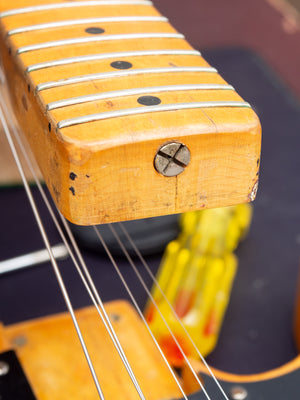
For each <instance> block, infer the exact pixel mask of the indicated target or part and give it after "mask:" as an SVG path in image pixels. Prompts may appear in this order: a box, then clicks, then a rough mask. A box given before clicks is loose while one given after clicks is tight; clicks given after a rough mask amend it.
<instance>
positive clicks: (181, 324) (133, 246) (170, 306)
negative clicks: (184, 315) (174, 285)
mask: <svg viewBox="0 0 300 400" xmlns="http://www.w3.org/2000/svg"><path fill="white" fill-rule="evenodd" d="M118 225H119V226H120V227H121V229H122V231H123V233H124V234H125V236H126V238H127V240H128V241H129V243H130V245H131V247H132V248H133V249H134V251H135V253H136V255H137V256H138V258H139V259H140V261H141V263H142V264H143V266H144V268H145V270H146V271H147V273H148V275H149V276H150V277H151V279H152V282H153V283H154V285H155V286H156V287H157V288H158V290H159V292H160V293H161V295H162V296H163V298H164V300H165V301H166V302H167V304H168V306H169V308H170V310H171V312H172V314H173V315H174V317H175V319H176V320H177V322H178V323H179V325H180V326H181V327H182V329H183V331H184V333H185V334H186V336H187V338H188V340H189V341H190V343H191V344H192V346H193V347H194V349H195V350H196V352H197V354H198V356H199V357H200V359H201V361H202V362H203V364H204V366H205V368H206V369H207V370H208V371H209V374H210V376H211V377H212V379H213V380H214V382H215V383H216V385H217V386H218V388H219V390H220V392H221V393H222V395H223V396H224V398H225V400H229V399H228V397H227V395H226V393H225V392H224V389H223V388H222V386H221V384H220V382H219V381H218V380H217V378H216V376H215V374H214V373H213V371H212V369H211V368H210V366H209V365H208V363H207V361H206V360H205V358H204V357H203V355H202V354H201V352H200V350H199V349H198V347H197V346H196V343H195V341H194V340H193V338H192V337H191V335H190V334H189V332H188V330H187V329H186V327H185V326H184V323H183V322H182V320H181V319H180V318H179V317H178V315H177V313H176V311H175V309H174V307H173V306H172V304H171V303H170V301H169V299H168V297H167V296H166V294H165V292H164V291H163V289H162V288H161V286H160V284H159V283H158V280H157V279H156V277H155V275H154V274H153V273H152V271H151V269H150V267H149V265H148V263H147V261H146V259H145V257H144V256H143V255H142V253H141V252H140V250H139V249H138V247H137V245H136V244H135V242H134V240H133V239H132V237H131V235H130V234H129V232H128V230H127V229H126V227H125V225H124V224H123V223H122V222H119V223H118Z"/></svg>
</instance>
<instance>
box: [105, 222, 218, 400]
mask: <svg viewBox="0 0 300 400" xmlns="http://www.w3.org/2000/svg"><path fill="white" fill-rule="evenodd" d="M108 225H109V228H110V230H111V232H112V234H113V236H114V238H115V239H116V241H117V242H118V245H119V246H120V248H121V249H122V252H123V253H124V255H125V257H126V259H127V261H128V263H129V264H130V266H131V268H132V269H133V271H134V273H135V275H136V276H137V278H138V280H139V282H140V283H141V285H142V287H143V288H144V290H145V292H146V293H147V296H148V297H149V299H150V301H151V303H152V304H153V306H154V307H155V309H156V311H157V312H158V313H159V316H160V318H161V319H162V321H163V323H164V325H165V327H166V328H167V330H168V331H169V333H170V335H171V337H172V339H173V340H174V342H175V344H176V346H177V347H178V349H179V351H180V353H181V354H182V356H183V358H184V360H185V362H186V364H187V366H188V367H189V369H190V371H191V372H192V374H193V376H194V378H195V379H196V381H197V383H198V384H199V387H200V388H201V389H202V391H203V393H204V394H205V396H206V398H207V399H208V400H211V398H210V396H209V395H208V393H207V391H206V389H205V387H204V385H203V383H202V382H201V379H200V378H199V376H198V374H197V372H196V371H195V370H194V368H193V366H192V365H191V363H190V361H189V359H188V357H187V355H186V354H185V352H184V351H183V349H182V347H181V345H180V343H179V342H178V340H177V338H176V336H175V334H174V333H173V331H172V329H171V327H170V326H169V324H168V322H167V321H166V319H165V317H164V316H163V314H162V312H161V311H160V308H159V307H158V305H157V303H156V301H155V300H154V298H153V296H152V294H151V292H150V290H149V289H148V288H147V285H146V283H145V282H144V280H143V278H142V276H141V274H140V273H139V271H138V268H137V266H136V265H135V263H134V262H133V260H132V258H131V257H130V255H129V253H128V251H127V250H126V248H125V246H124V244H123V242H122V241H121V239H120V237H119V235H118V234H117V232H116V230H115V228H114V227H113V226H112V224H108ZM98 232H99V231H98ZM145 321H146V319H145ZM146 324H147V325H148V323H147V322H146ZM148 326H149V325H148ZM149 329H151V328H150V327H149Z"/></svg>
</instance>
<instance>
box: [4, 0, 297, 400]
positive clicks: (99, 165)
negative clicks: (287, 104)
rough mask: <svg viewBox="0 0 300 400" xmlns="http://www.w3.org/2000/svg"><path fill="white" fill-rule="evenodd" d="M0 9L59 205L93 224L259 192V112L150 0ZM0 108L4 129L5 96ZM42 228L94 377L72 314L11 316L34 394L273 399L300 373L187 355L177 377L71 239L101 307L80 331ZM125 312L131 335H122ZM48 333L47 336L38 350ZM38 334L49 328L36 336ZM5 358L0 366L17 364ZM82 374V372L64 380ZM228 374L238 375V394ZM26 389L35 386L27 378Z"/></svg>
mask: <svg viewBox="0 0 300 400" xmlns="http://www.w3.org/2000/svg"><path fill="white" fill-rule="evenodd" d="M0 10H1V13H0V20H1V25H0V26H1V58H2V66H3V70H4V75H5V77H6V78H5V79H6V84H7V87H8V88H9V92H10V96H11V104H12V107H13V111H14V114H15V116H16V119H17V121H18V124H19V125H20V126H21V127H22V131H23V132H24V135H25V137H26V139H27V141H28V143H29V146H30V148H31V149H32V151H33V153H34V156H35V159H36V160H37V163H38V165H39V168H40V169H41V172H42V174H43V177H44V179H45V182H46V184H47V187H48V189H49V191H50V193H51V195H52V197H53V200H54V202H55V204H56V206H57V207H58V209H59V211H60V212H61V213H62V215H64V217H66V218H67V219H68V220H69V221H71V222H73V223H75V224H81V225H94V224H102V223H111V222H115V221H125V220H132V219H138V218H144V217H151V216H157V215H165V214H171V213H179V212H184V211H189V210H194V209H204V208H211V207H220V206H227V205H231V204H238V203H242V202H246V201H252V200H254V198H255V195H256V191H257V186H258V170H259V163H260V139H261V136H260V135H261V129H260V124H259V121H258V118H257V116H256V115H255V113H254V112H253V110H252V109H251V107H250V105H249V104H248V103H247V102H245V101H244V100H243V99H242V98H241V97H240V96H239V95H238V94H237V93H236V92H235V90H234V88H233V87H232V86H230V85H229V84H227V83H226V82H225V81H224V80H223V79H222V78H221V76H220V75H219V74H218V73H217V71H216V69H215V68H213V67H211V66H210V65H208V63H207V62H206V61H205V60H204V59H203V58H202V57H201V55H200V54H199V52H197V51H195V50H194V49H193V48H191V46H190V45H189V44H188V43H187V42H186V41H185V39H184V37H183V35H181V34H179V33H178V32H176V31H175V30H174V28H173V27H172V26H171V25H170V24H169V23H168V21H167V19H166V18H165V17H163V16H161V15H160V13H159V12H158V11H157V10H156V9H155V8H154V7H153V5H152V3H151V2H150V1H148V0H93V1H71V2H62V1H61V2H48V1H44V2H42V3H40V2H35V1H31V2H28V1H26V2H24V1H16V2H14V4H13V7H11V5H10V4H8V3H7V2H6V1H4V0H3V1H1V2H0ZM1 116H2V118H1V119H2V123H3V125H4V128H5V131H6V133H7V134H8V135H9V126H6V122H5V121H7V119H8V116H9V113H8V110H7V109H6V107H5V105H4V104H2V115H1ZM12 148H14V144H13V140H12ZM16 158H17V160H18V156H17V155H16ZM25 187H26V184H25ZM28 189H29V188H28V187H27V191H28ZM29 197H30V194H29ZM33 207H34V205H33ZM36 217H37V220H38V224H39V226H40V229H41V232H42V234H44V233H43V232H44V231H43V226H42V224H41V222H40V221H39V218H38V215H37V213H36ZM62 221H63V222H62V223H64V219H62ZM64 226H65V229H67V225H66V224H65V225H64ZM112 229H113V228H112ZM99 239H100V241H102V244H103V245H104V246H105V243H103V240H102V239H101V235H100V237H99ZM70 240H71V241H72V235H71V234H70ZM44 241H45V245H46V247H47V248H48V250H49V253H50V258H51V259H52V263H53V267H54V270H55V273H56V276H57V278H58V281H59V284H60V287H61V289H62V292H63V295H64V298H65V301H66V303H67V306H68V308H69V311H70V312H71V315H72V320H73V323H74V325H75V327H76V329H77V333H78V335H79V338H80V342H81V345H82V347H83V350H84V353H85V357H86V358H87V360H88V364H89V366H90V371H91V374H92V377H93V379H94V382H95V388H96V389H95V390H93V389H90V385H86V384H85V382H87V381H90V376H89V373H88V372H82V369H81V368H78V367H77V366H78V365H80V364H81V362H82V360H81V359H80V356H78V357H79V358H78V359H77V354H78V353H79V342H78V341H76V338H73V336H72V334H71V333H70V331H71V322H70V320H69V319H68V317H67V316H60V317H58V318H54V317H49V318H46V319H44V320H42V321H38V322H29V323H24V324H21V325H19V326H13V327H8V328H4V334H3V340H2V342H3V343H2V347H3V349H7V348H8V347H9V344H11V343H12V342H13V341H14V338H16V337H20V332H23V334H24V332H25V333H26V337H27V340H28V346H27V342H26V343H21V344H20V342H19V343H18V341H17V342H15V347H17V348H18V351H17V353H18V355H19V358H20V359H21V361H22V363H23V364H24V368H25V371H26V374H27V375H28V376H29V381H30V382H31V383H32V387H33V391H34V393H35V394H36V397H37V398H38V399H47V398H50V397H51V398H52V399H53V397H54V398H61V397H62V394H61V393H65V392H66V391H69V390H70V391H69V392H68V393H69V394H68V396H71V395H72V396H73V397H75V398H76V396H78V398H82V397H84V398H87V399H89V398H91V399H92V398H97V395H98V397H100V398H106V397H107V398H114V397H115V396H117V395H119V394H120V391H121V390H122V394H123V395H124V396H125V397H127V398H133V399H134V398H142V399H143V398H153V399H160V398H182V397H184V398H187V396H188V395H189V394H190V393H192V392H195V391H196V394H194V395H192V396H195V398H199V399H200V398H208V399H209V398H213V399H218V398H229V397H227V396H231V398H233V399H243V398H246V397H245V396H247V390H248V392H249V396H251V397H249V398H252V397H253V396H257V397H258V396H261V398H262V399H266V398H268V397H267V396H268V395H269V393H270V395H271V392H270V391H268V390H269V389H265V388H266V387H269V386H268V385H269V383H270V382H271V383H274V382H275V385H272V387H273V388H275V389H272V390H275V391H276V393H277V395H278V393H279V388H282V387H283V388H284V393H286V389H285V388H286V387H287V386H284V385H286V380H289V379H290V378H291V377H293V378H294V376H293V375H294V374H296V375H297V374H298V364H299V360H298V359H296V360H295V361H294V362H293V363H290V364H289V365H287V366H286V367H283V368H282V369H279V370H278V371H275V372H270V373H268V374H264V375H261V376H254V377H253V376H252V377H244V376H242V377H240V378H239V377H237V376H230V375H228V374H225V373H219V372H216V373H214V371H212V370H211V369H209V366H208V365H206V364H198V363H197V362H196V361H194V360H188V359H186V369H185V370H184V371H183V378H182V380H181V379H180V378H179V376H178V375H177V374H176V373H175V372H174V371H173V370H172V369H171V368H170V367H169V366H168V363H164V361H166V360H164V356H163V354H160V350H159V349H157V348H156V347H155V342H154V343H153V342H152V341H151V340H150V339H149V337H147V339H146V333H147V332H146V330H147V328H145V327H144V326H142V324H141V321H140V319H139V318H137V316H136V315H135V314H134V313H133V312H132V310H131V308H128V306H127V305H126V304H123V303H115V304H109V305H108V306H107V310H108V311H107V312H106V311H105V310H104V308H103V304H102V302H101V299H100V298H99V294H98V293H97V291H96V290H95V289H94V287H93V283H92V281H90V276H89V274H88V273H87V271H86V270H85V264H84V263H82V260H81V259H80V254H79V253H77V247H76V245H75V246H74V251H75V254H76V253H77V257H78V258H79V261H80V262H81V268H82V270H80V269H79V271H81V272H79V273H81V274H83V282H84V284H85V286H86V288H87V290H88V292H89V294H90V296H91V299H92V301H93V303H94V305H95V307H96V310H93V311H92V310H90V309H87V310H83V311H80V312H79V313H78V315H79V320H80V321H81V325H82V327H83V328H82V330H83V331H84V335H82V333H81V329H80V328H79V327H78V324H77V322H76V321H77V320H76V318H75V315H74V313H73V309H72V306H71V305H70V304H69V297H68V294H67V293H66V292H65V287H64V285H63V282H61V275H60V273H59V269H58V266H57V265H56V262H55V259H54V257H53V255H52V253H51V247H50V246H49V243H48V241H47V238H46V237H44ZM108 255H109V257H110V258H111V261H112V262H113V264H114V266H115V267H116V271H117V273H118V274H119V275H120V271H119V272H118V268H117V265H115V261H114V260H113V259H112V256H111V255H110V253H109V251H108ZM82 271H83V272H82ZM97 314H99V315H100V316H101V319H102V322H103V323H104V325H103V326H102V327H98V328H97V329H99V330H98V337H97V339H99V337H100V338H101V344H102V345H101V348H100V347H98V346H99V344H98V342H97V340H95V339H96V338H95V337H94V336H93V333H92V331H93V330H92V329H91V326H94V321H95V317H97ZM107 314H108V315H109V316H110V318H108V316H107ZM140 317H141V318H142V315H140ZM123 321H124V324H125V325H126V331H127V334H126V335H125V336H124V337H123V339H122V340H121V338H122V335H124V334H123V333H122V332H124V331H125V329H124V327H122V322H123ZM128 326H130V329H131V328H132V330H130V331H128V329H127V328H128ZM133 328H135V329H133ZM50 332H52V334H51V338H52V339H53V341H52V339H50V341H49V342H48V349H47V348H46V350H41V349H42V348H41V347H40V343H43V342H44V339H45V335H46V336H47V335H48V334H49V333H50ZM106 332H108V334H107V333H106ZM39 335H41V337H42V340H41V341H35V339H36V338H37V336H39ZM83 336H86V337H87V340H86V342H87V343H88V345H89V346H88V345H86V343H85V342H84V340H83ZM21 337H22V335H21ZM119 337H120V341H119ZM32 343H36V344H34V346H36V347H35V348H34V351H32V348H30V345H31V344H32ZM58 343H59V345H58ZM0 344H1V341H0ZM57 346H59V348H58V347H57ZM89 347H90V348H92V350H93V351H91V354H92V355H91V356H90V354H89V351H88V348H89ZM123 347H124V349H126V351H123ZM43 348H44V347H43ZM115 348H116V349H117V351H116V350H115ZM44 349H45V348H44ZM55 349H56V350H58V352H55V351H54V350H55ZM42 352H43V354H42ZM44 352H45V353H44ZM62 353H65V356H66V358H65V360H69V362H68V363H67V364H71V368H70V371H71V372H70V375H67V379H64V378H65V377H63V376H62V374H61V371H62V369H63V370H64V371H65V368H64V367H62V365H64V362H65V361H63V360H57V358H58V355H57V354H59V355H62ZM113 353H114V354H115V355H114V356H112V354H113ZM75 354H76V356H75ZM93 354H97V356H98V357H95V356H93ZM99 354H100V356H99ZM41 355H42V356H41ZM6 356H7V357H8V356H9V357H12V358H13V357H14V356H11V354H8V355H6ZM28 358H31V362H28V361H26V359H27V360H28ZM59 358H60V356H59ZM93 358H95V360H93ZM158 358H160V360H159V361H158ZM45 360H47V361H46V365H45ZM141 360H142V362H141ZM15 362H16V360H15V359H14V360H13V361H12V363H15ZM57 362H58V364H57ZM141 364H144V365H141ZM145 364H146V366H147V368H145ZM14 365H15V364H14ZM26 365H27V366H26ZM131 365H133V367H131ZM2 366H3V371H4V372H3V376H4V377H7V376H9V371H6V372H5V365H4V364H2ZM152 366H153V368H152ZM15 369H16V371H19V370H20V368H19V366H16V367H15ZM99 371H100V372H99ZM199 373H203V374H204V375H203V376H205V378H204V384H203V383H202V380H201V379H202V378H201V379H200V378H199V376H198V374H199ZM68 374H69V372H68ZM190 374H191V375H192V377H193V381H192V380H191V378H190ZM215 375H216V376H217V378H218V379H222V381H224V382H223V383H222V385H223V386H224V388H225V389H222V387H221V385H220V384H219V383H218V381H217V379H216V377H215ZM98 376H99V379H98ZM279 377H280V378H279ZM54 378H55V382H54ZM100 378H101V379H100ZM271 378H272V379H271ZM1 379H2V378H1ZM156 379H157V380H156ZM74 381H78V383H79V384H78V385H74V388H70V383H71V384H73V383H74ZM116 382H118V385H117V384H116ZM195 382H196V384H197V385H199V387H198V389H199V388H200V389H201V390H200V391H199V390H196V389H195ZM229 382H230V383H229ZM232 382H234V383H236V382H241V383H242V386H241V387H240V388H239V387H236V386H235V390H236V392H235V393H234V392H233V393H231V395H230V394H228V390H227V389H228V388H227V386H228V385H230V387H232ZM250 382H256V383H255V384H254V383H253V385H252V383H250ZM75 386H76V387H75ZM248 386H249V387H248ZM26 387H27V386H26ZM102 387H103V389H102ZM253 387H254V389H253ZM289 387H291V385H290V384H289ZM78 388H79V389H78ZM51 389H52V393H51ZM21 392H22V393H25V392H26V393H28V396H34V395H33V393H32V392H31V389H29V388H28V387H27V389H22V391H21ZM53 393H56V394H53ZM208 393H210V394H208ZM226 393H227V394H226ZM293 393H294V392H293ZM48 396H50V397H48ZM55 396H56V397H55ZM238 396H240V397H238ZM242 396H244V397H242ZM262 396H264V397H262ZM280 396H281V395H280ZM272 397H273V398H275V397H274V396H273V395H272ZM26 398H27V397H26ZM28 398H29V397H28ZM32 398H33V397H32ZM258 398H259V397H258ZM278 398H282V397H278Z"/></svg>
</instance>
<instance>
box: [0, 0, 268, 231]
mask: <svg viewBox="0 0 300 400" xmlns="http://www.w3.org/2000/svg"><path fill="white" fill-rule="evenodd" d="M12 7H13V8H12ZM0 11H1V12H2V13H1V14H0V17H1V18H0V28H1V56H2V61H3V66H4V69H5V72H6V76H7V83H8V86H9V89H10V92H11V100H12V103H13V106H14V110H15V114H16V116H17V119H18V121H19V123H20V125H21V126H22V129H23V130H24V132H25V134H26V136H27V139H28V141H29V144H30V146H31V148H32V149H33V152H34V154H35V156H36V159H37V161H38V164H39V166H40V168H41V171H42V173H43V175H44V178H45V181H46V183H47V185H48V188H49V190H50V192H51V194H52V196H53V198H54V200H55V202H56V204H57V205H58V207H59V209H60V210H61V212H62V213H63V214H64V215H65V217H66V218H68V219H69V220H70V221H72V222H74V223H77V224H83V225H89V224H98V223H106V222H113V221H120V220H130V219H135V218H143V217H151V216H156V215H163V214H170V213H178V212H183V211H189V210H194V209H201V208H208V207H219V206H226V205H231V204H237V203H242V202H246V201H250V200H253V199H254V198H255V194H256V190H257V182H258V168H259V158H260V141H261V137H260V136H261V129H260V124H259V121H258V118H257V116H256V115H255V113H254V112H253V110H252V109H251V107H250V106H249V105H248V103H246V102H244V101H243V99H241V97H240V96H239V95H238V94H237V93H236V92H235V91H234V90H233V88H232V87H231V86H229V85H228V84H227V83H226V82H225V81H224V80H223V79H222V78H221V76H220V75H219V74H218V73H217V72H216V70H215V69H214V68H212V67H210V66H209V65H208V64H207V62H206V61H205V60H204V59H203V58H202V57H201V56H200V55H199V54H198V52H197V51H195V50H194V49H193V48H191V46H190V45H189V44H188V43H187V42H186V41H185V40H184V38H183V36H182V35H181V34H178V33H177V32H176V31H175V29H174V28H173V27H172V26H171V25H170V24H169V23H168V22H167V20H166V19H165V18H163V17H162V16H161V15H160V13H159V12H158V11H157V10H156V9H155V8H154V7H153V6H152V4H151V2H149V1H146V0H140V1H136V0H135V1H133V0H119V1H116V0H110V1H104V0H98V1H86V2H82V1H72V2H63V1H60V2H59V1H58V0H56V1H44V0H29V1H27V0H26V1H23V0H16V1H14V2H13V3H11V2H7V1H6V0H1V1H0ZM170 142H171V143H172V142H174V143H175V144H177V145H175V147H176V146H178V148H177V150H176V151H177V153H176V151H174V152H173V153H172V154H169V157H168V155H165V154H164V155H163V156H162V157H163V158H164V159H163V162H164V163H165V164H164V168H162V170H161V171H159V167H157V164H156V161H157V159H156V155H157V153H158V152H159V150H160V149H161V147H162V146H164V145H165V144H168V143H170ZM180 146H181V147H180ZM186 148H187V149H188V151H189V153H190V161H189V159H188V158H185V159H182V158H181V157H180V154H179V153H180V152H181V151H182V149H184V150H186ZM178 150H180V151H179V152H178ZM160 155H161V153H160ZM173 167H174V168H175V170H177V169H178V168H179V169H181V171H182V172H181V173H180V174H178V175H175V176H164V174H162V173H160V172H163V173H164V172H166V171H167V170H168V169H169V168H170V169H171V172H172V171H173V172H174V168H173Z"/></svg>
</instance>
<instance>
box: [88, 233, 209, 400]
mask: <svg viewBox="0 0 300 400" xmlns="http://www.w3.org/2000/svg"><path fill="white" fill-rule="evenodd" d="M94 231H95V233H96V235H97V236H98V238H99V240H100V242H101V244H102V246H103V248H104V250H105V252H106V254H107V256H108V258H109V259H110V261H111V263H112V265H113V267H114V269H115V271H116V273H117V274H118V276H119V278H120V280H121V282H122V284H123V286H124V288H125V289H126V291H127V293H128V295H129V297H130V299H131V301H132V303H133V305H134V307H135V309H136V310H137V312H138V314H139V316H140V318H141V319H142V321H143V323H144V325H145V327H146V329H147V330H148V332H149V334H150V335H151V337H152V339H153V341H154V343H155V344H156V346H157V348H158V349H159V351H160V353H161V354H163V351H162V349H161V347H160V345H159V344H158V342H157V340H156V338H155V337H154V335H153V333H152V331H151V328H150V326H149V324H148V322H147V321H146V319H145V317H144V314H143V312H142V311H141V309H140V307H139V305H138V304H137V301H136V299H135V297H134V296H133V294H132V291H131V290H130V288H129V286H128V284H127V282H126V280H125V278H124V275H123V274H122V272H121V270H120V268H119V267H118V264H117V262H116V260H115V258H114V257H113V256H112V253H111V251H110V250H109V248H108V246H107V244H106V242H105V240H104V239H103V237H102V235H101V233H100V232H99V230H98V228H97V226H94ZM164 357H165V356H164ZM196 375H197V374H196ZM198 379H199V378H198ZM200 386H201V388H202V390H203V393H204V394H205V396H206V398H207V399H208V400H212V399H211V397H210V396H209V395H208V394H207V392H206V390H205V388H204V386H203V384H202V383H201V381H200ZM184 398H185V399H186V400H188V399H187V397H186V395H185V396H184Z"/></svg>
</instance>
